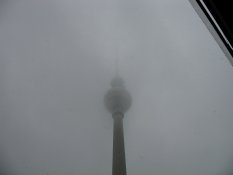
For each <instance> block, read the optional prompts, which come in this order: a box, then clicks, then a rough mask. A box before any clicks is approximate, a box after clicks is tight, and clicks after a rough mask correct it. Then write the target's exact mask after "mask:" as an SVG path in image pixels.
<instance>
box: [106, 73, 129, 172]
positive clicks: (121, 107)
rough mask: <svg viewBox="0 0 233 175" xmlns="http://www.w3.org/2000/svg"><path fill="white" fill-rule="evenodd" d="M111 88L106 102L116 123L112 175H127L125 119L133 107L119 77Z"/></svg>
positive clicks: (114, 127) (114, 80)
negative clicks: (126, 113) (125, 115)
mask: <svg viewBox="0 0 233 175" xmlns="http://www.w3.org/2000/svg"><path fill="white" fill-rule="evenodd" d="M111 86H112V87H111V89H110V90H109V91H108V92H107V94H106V96H105V99H104V101H105V106H106V108H107V109H108V111H109V112H110V113H111V114H112V118H113V121H114V125H113V159H112V175H126V161H125V146H124V129H123V118H124V114H125V112H126V111H127V110H128V109H129V107H130V105H131V96H130V94H129V92H128V91H127V90H126V88H125V86H124V81H123V79H122V78H120V77H119V76H116V77H115V78H113V80H112V82H111Z"/></svg>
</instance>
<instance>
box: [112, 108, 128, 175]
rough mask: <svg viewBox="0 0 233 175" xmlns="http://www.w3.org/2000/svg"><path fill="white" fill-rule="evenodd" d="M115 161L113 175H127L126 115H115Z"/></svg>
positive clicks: (113, 162)
mask: <svg viewBox="0 0 233 175" xmlns="http://www.w3.org/2000/svg"><path fill="white" fill-rule="evenodd" d="M112 115H113V119H114V128H113V129H114V131H113V161H112V175H126V162H125V146H124V130H123V117H124V114H123V113H120V112H117V113H113V114H112Z"/></svg>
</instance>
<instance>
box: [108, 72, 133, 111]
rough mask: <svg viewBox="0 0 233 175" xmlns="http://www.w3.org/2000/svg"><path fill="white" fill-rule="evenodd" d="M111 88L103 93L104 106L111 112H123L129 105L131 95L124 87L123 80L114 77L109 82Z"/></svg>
mask: <svg viewBox="0 0 233 175" xmlns="http://www.w3.org/2000/svg"><path fill="white" fill-rule="evenodd" d="M111 85H112V87H111V89H110V90H109V91H108V92H107V94H106V95H105V99H104V101H105V106H106V107H107V109H108V110H109V112H111V113H115V112H121V113H125V112H126V111H127V110H128V109H129V107H130V106H131V96H130V94H129V92H128V91H127V90H126V88H125V87H124V81H123V79H122V78H120V77H118V76H117V77H115V78H114V79H113V80H112V82H111Z"/></svg>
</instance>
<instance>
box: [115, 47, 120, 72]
mask: <svg viewBox="0 0 233 175" xmlns="http://www.w3.org/2000/svg"><path fill="white" fill-rule="evenodd" d="M115 74H116V76H119V44H118V43H116V57H115Z"/></svg>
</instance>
